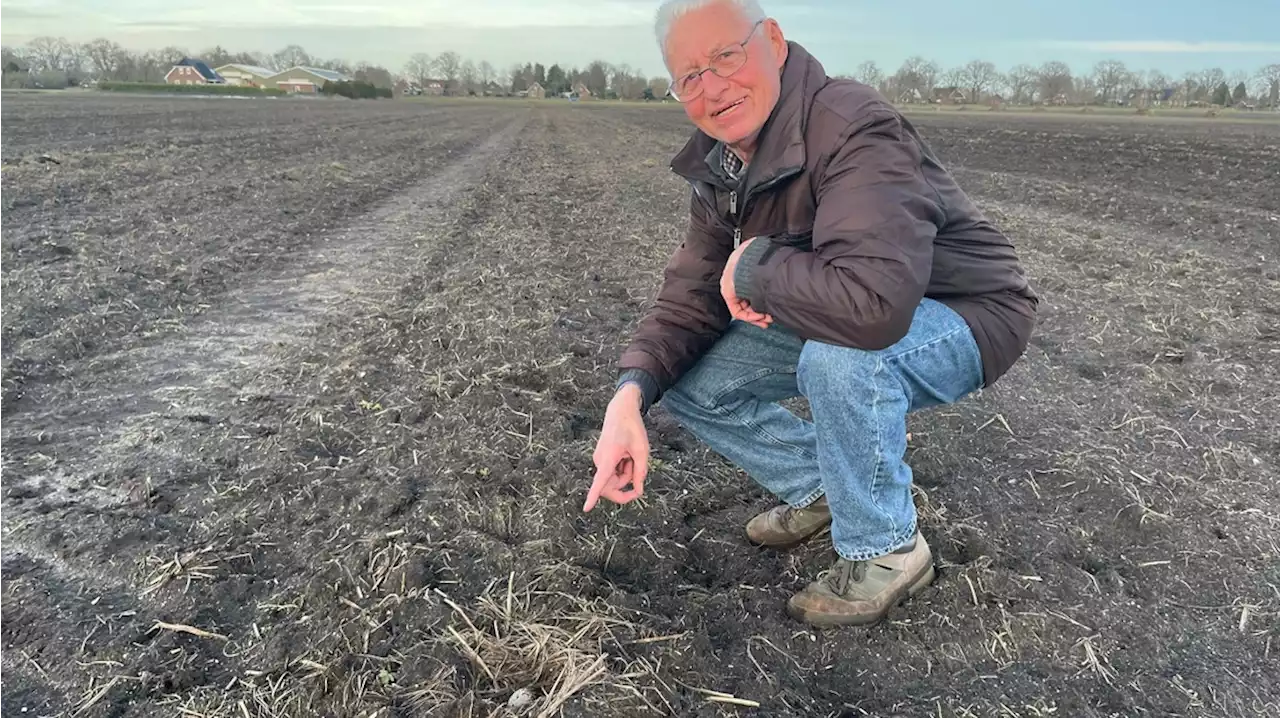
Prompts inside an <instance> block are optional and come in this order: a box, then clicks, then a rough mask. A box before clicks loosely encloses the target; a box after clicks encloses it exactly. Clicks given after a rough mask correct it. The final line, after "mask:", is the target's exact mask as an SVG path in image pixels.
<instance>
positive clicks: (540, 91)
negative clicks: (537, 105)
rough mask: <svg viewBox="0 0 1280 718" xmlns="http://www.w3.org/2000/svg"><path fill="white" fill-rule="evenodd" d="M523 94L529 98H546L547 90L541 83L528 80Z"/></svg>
mask: <svg viewBox="0 0 1280 718" xmlns="http://www.w3.org/2000/svg"><path fill="white" fill-rule="evenodd" d="M525 96H526V97H528V98H530V99H534V100H541V99H545V98H546V96H547V91H546V89H545V88H543V87H542V85H539V84H538V83H536V82H530V83H529V87H528V88H527V89H526V90H525Z"/></svg>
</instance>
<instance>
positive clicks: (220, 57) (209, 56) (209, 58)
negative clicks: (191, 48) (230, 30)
mask: <svg viewBox="0 0 1280 718" xmlns="http://www.w3.org/2000/svg"><path fill="white" fill-rule="evenodd" d="M200 59H202V60H204V61H205V62H207V63H209V67H222V66H223V65H225V64H227V63H229V62H234V60H233V59H232V57H231V53H230V52H227V51H226V50H225V49H223V47H222V46H221V45H214V46H213V47H211V48H209V49H208V50H205V51H204V52H202V53H200Z"/></svg>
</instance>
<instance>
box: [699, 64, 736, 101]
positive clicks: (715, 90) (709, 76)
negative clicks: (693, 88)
mask: <svg viewBox="0 0 1280 718" xmlns="http://www.w3.org/2000/svg"><path fill="white" fill-rule="evenodd" d="M727 87H729V81H728V80H726V79H724V78H723V77H721V76H719V75H717V74H716V73H714V72H712V71H710V70H707V71H706V72H704V73H702V94H704V95H706V96H707V97H709V98H711V99H713V100H714V99H716V98H718V97H720V95H721V94H722V93H724V91H725V89H726V88H727Z"/></svg>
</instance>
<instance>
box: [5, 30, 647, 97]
mask: <svg viewBox="0 0 1280 718" xmlns="http://www.w3.org/2000/svg"><path fill="white" fill-rule="evenodd" d="M0 54H2V55H3V57H0V65H3V69H4V74H5V84H6V85H7V86H14V85H21V86H35V87H45V88H59V87H68V86H77V85H83V84H85V83H86V82H88V81H90V80H98V81H113V82H148V83H154V82H163V81H164V76H165V75H166V74H167V73H168V72H169V69H170V68H171V67H173V64H174V63H175V62H177V61H178V60H179V59H181V58H183V57H194V58H199V59H201V60H203V61H204V62H206V63H207V64H208V65H209V66H210V67H221V66H222V65H226V64H230V63H239V64H243V65H254V66H257V67H263V68H266V69H269V70H275V71H280V70H285V69H287V68H290V67H294V66H297V65H306V66H309V67H319V68H325V69H329V70H336V71H338V72H341V73H343V74H345V75H348V76H350V77H352V78H353V79H354V80H357V81H361V82H365V83H368V84H371V85H373V86H375V87H378V88H391V87H393V86H394V84H395V82H396V80H397V79H403V80H405V81H407V82H412V83H417V84H418V85H419V86H422V87H425V86H426V85H427V84H428V83H431V82H439V83H441V84H442V85H443V86H444V91H445V92H446V93H448V94H477V95H478V94H485V93H488V94H495V93H502V94H507V93H516V92H522V91H524V90H527V89H528V87H529V86H530V85H531V84H533V83H535V82H536V83H538V84H539V85H540V86H541V87H542V88H543V89H544V90H546V92H547V94H548V95H552V94H561V93H568V92H573V91H574V88H576V87H579V86H580V85H581V86H583V87H586V88H587V89H588V90H589V91H590V92H591V94H592V95H594V96H597V97H606V98H621V99H641V98H644V97H662V96H663V95H665V94H666V92H667V79H666V78H665V77H646V76H645V74H644V73H643V72H642V71H639V70H632V69H631V67H630V66H628V65H626V64H621V65H614V64H611V63H608V62H605V61H603V60H597V61H594V62H591V63H590V64H588V65H587V66H586V67H585V68H581V69H579V68H577V67H563V66H561V65H559V64H552V65H551V66H550V67H547V66H545V65H543V64H542V63H540V62H537V63H533V62H530V63H525V64H523V65H522V64H515V65H512V66H511V67H509V68H504V69H497V68H495V67H494V66H493V64H492V63H490V62H489V61H488V60H481V61H480V62H475V61H473V60H471V59H468V58H463V57H462V56H460V55H459V54H458V53H456V52H452V51H448V52H442V53H440V54H439V55H430V54H427V53H416V54H414V55H413V56H411V57H410V58H409V61H408V62H407V63H406V64H405V66H404V67H403V68H402V69H401V72H399V73H395V72H392V71H391V70H389V69H388V68H386V67H382V66H380V65H375V64H373V63H368V62H356V63H351V62H348V61H346V60H343V59H334V58H326V57H322V56H319V55H313V54H311V53H310V52H308V51H307V50H306V49H305V48H303V47H300V46H298V45H288V46H286V47H284V48H282V49H280V50H278V51H276V52H270V53H263V52H232V51H230V50H227V49H225V48H223V47H222V46H215V47H212V48H209V49H206V50H204V51H201V52H192V51H191V50H189V49H188V48H184V47H177V46H169V47H162V48H159V49H156V50H145V51H134V50H130V49H128V48H126V47H124V46H122V45H120V44H119V43H116V42H113V41H111V40H109V39H106V38H97V39H95V40H91V41H89V42H86V43H73V42H68V41H67V40H66V39H64V38H60V37H38V38H35V39H33V40H32V41H30V42H29V43H27V44H26V45H24V46H21V47H15V48H11V47H5V48H0Z"/></svg>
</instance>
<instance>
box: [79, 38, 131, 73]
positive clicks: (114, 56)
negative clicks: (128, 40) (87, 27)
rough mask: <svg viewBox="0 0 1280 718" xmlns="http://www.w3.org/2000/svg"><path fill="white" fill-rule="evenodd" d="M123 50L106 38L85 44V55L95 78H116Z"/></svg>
mask: <svg viewBox="0 0 1280 718" xmlns="http://www.w3.org/2000/svg"><path fill="white" fill-rule="evenodd" d="M121 49H122V48H121V47H120V46H119V45H117V44H115V43H114V42H112V41H110V40H108V39H106V38H105V37H100V38H97V39H94V40H90V41H89V42H86V43H85V44H84V47H83V51H84V55H85V58H87V59H88V61H89V71H90V72H92V73H93V75H94V77H96V78H98V79H99V80H110V79H114V78H115V73H116V69H117V62H118V60H119V57H120V55H119V51H120V50H121Z"/></svg>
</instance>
